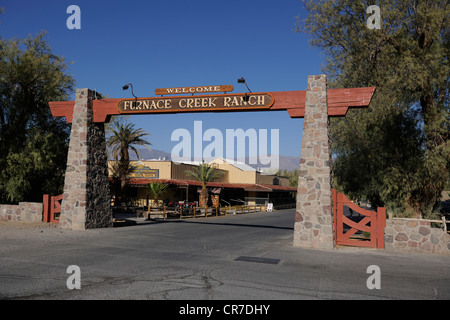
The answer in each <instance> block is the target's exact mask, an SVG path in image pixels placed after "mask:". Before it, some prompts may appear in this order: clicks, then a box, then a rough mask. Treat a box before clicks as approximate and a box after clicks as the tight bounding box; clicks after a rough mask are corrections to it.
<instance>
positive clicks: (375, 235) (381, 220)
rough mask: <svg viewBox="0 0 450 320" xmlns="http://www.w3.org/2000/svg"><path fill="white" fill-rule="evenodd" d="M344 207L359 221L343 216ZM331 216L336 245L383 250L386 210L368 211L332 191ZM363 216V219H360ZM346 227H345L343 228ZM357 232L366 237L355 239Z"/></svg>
mask: <svg viewBox="0 0 450 320" xmlns="http://www.w3.org/2000/svg"><path fill="white" fill-rule="evenodd" d="M344 205H345V206H347V207H348V208H349V212H351V210H352V211H353V212H356V213H358V214H359V215H358V216H359V219H360V220H359V219H353V220H352V215H350V217H347V216H345V214H344ZM333 214H334V226H335V233H334V234H335V243H336V245H347V246H357V247H372V248H378V249H384V228H385V227H386V208H381V207H380V208H378V209H377V211H370V210H366V209H363V208H360V207H359V206H357V205H355V204H354V203H353V202H351V201H350V200H349V199H348V198H347V197H346V196H345V195H344V194H342V193H338V192H337V191H336V190H335V189H333ZM361 215H362V216H364V217H361ZM357 220H359V221H357ZM345 226H346V227H345ZM359 231H362V232H365V233H366V235H369V238H367V237H359V238H358V237H355V234H356V233H357V232H359Z"/></svg>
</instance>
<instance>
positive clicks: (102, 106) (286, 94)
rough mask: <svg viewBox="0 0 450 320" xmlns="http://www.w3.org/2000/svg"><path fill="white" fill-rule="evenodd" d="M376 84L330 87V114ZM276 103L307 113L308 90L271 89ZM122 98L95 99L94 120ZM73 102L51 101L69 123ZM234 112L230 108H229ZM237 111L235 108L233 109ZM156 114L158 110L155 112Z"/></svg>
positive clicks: (360, 103) (365, 97) (358, 103)
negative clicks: (369, 85) (274, 90)
mask: <svg viewBox="0 0 450 320" xmlns="http://www.w3.org/2000/svg"><path fill="white" fill-rule="evenodd" d="M374 92H375V87H368V88H350V89H328V91H327V100H328V115H329V116H330V117H335V116H345V114H346V113H347V111H348V108H366V107H368V106H369V104H370V101H371V100H372V97H373V94H374ZM270 94H272V95H273V97H274V99H275V103H274V104H273V106H272V107H271V108H270V110H273V111H277V110H287V111H288V112H289V115H290V116H291V118H303V117H304V116H305V98H306V91H305V90H299V91H278V92H270ZM119 100H120V99H101V100H94V101H93V113H94V122H106V121H108V118H109V116H111V115H118V114H119V111H118V109H117V103H118V102H119ZM74 104H75V102H74V101H52V102H49V105H50V110H51V112H52V115H53V116H54V117H66V121H67V122H68V123H71V122H72V115H73V107H74ZM230 111H231V110H230ZM233 111H236V110H233ZM153 113H157V112H153Z"/></svg>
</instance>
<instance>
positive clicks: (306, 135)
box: [294, 75, 334, 249]
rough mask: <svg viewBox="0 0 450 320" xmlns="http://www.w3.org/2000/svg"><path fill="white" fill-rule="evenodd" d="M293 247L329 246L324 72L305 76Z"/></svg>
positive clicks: (331, 241) (331, 237) (331, 244)
mask: <svg viewBox="0 0 450 320" xmlns="http://www.w3.org/2000/svg"><path fill="white" fill-rule="evenodd" d="M300 156H301V158H300V172H299V178H298V189H297V208H296V213H295V225H294V246H296V247H303V248H314V249H332V248H333V247H334V233H333V214H332V208H333V201H332V192H331V187H332V186H331V185H332V179H331V152H330V146H329V135H328V107H327V79H326V75H319V76H308V87H307V91H306V101H305V116H304V123H303V137H302V150H301V155H300Z"/></svg>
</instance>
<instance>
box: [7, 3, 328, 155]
mask: <svg viewBox="0 0 450 320" xmlns="http://www.w3.org/2000/svg"><path fill="white" fill-rule="evenodd" d="M72 4H74V5H78V6H79V7H80V9H81V30H69V29H68V28H67V27H66V20H67V19H68V18H69V16H70V14H67V13H66V9H67V7H68V6H69V5H72ZM0 7H4V8H5V12H4V13H3V14H1V15H0V23H1V24H0V35H1V37H2V38H3V39H10V38H14V37H18V38H24V37H26V36H27V35H29V34H32V35H36V34H38V33H39V32H40V31H41V30H45V31H47V35H46V37H45V39H46V40H47V42H48V43H49V45H50V47H51V48H52V50H53V52H54V53H55V54H57V55H60V56H64V57H65V58H66V60H67V61H69V62H71V64H70V69H69V71H70V73H71V74H72V75H73V76H74V78H75V80H76V87H77V88H89V89H95V90H97V91H99V92H101V93H103V94H105V95H107V96H108V97H110V98H128V97H131V92H130V90H128V91H123V90H122V86H123V85H124V84H126V83H129V82H131V83H132V84H133V86H134V93H135V94H136V95H137V96H138V97H153V96H155V95H154V90H155V89H156V88H165V87H179V86H202V85H226V84H232V85H233V86H234V88H235V89H234V93H239V92H245V91H246V90H247V89H246V87H245V85H243V84H238V83H237V79H238V78H240V77H244V78H245V79H246V80H247V84H248V86H249V87H250V89H251V90H252V91H253V92H270V91H290V90H305V89H306V83H307V76H308V75H312V74H320V73H321V68H322V66H323V64H324V62H325V59H324V56H323V55H321V53H320V51H319V50H318V49H316V48H313V47H311V46H310V44H309V40H308V36H307V35H305V34H302V33H297V32H295V23H296V16H299V15H300V16H305V12H304V11H303V3H302V2H301V0H279V1H274V0H271V1H267V0H257V1H256V0H255V1H254V0H251V1H249V0H238V1H235V0H231V1H230V0H229V1H215V0H209V1H203V0H199V1H197V0H191V1H184V0H173V1H162V0H159V1H137V0H129V1H97V0H96V1H92V0H91V1H84V0H71V1H62V0H59V1H56V0H53V1H49V0H41V1H22V0H6V1H1V2H0ZM72 99H73V97H72ZM129 120H130V121H132V122H134V123H135V124H136V126H137V127H140V128H143V129H145V130H146V131H147V132H148V133H150V134H151V136H150V137H149V140H150V142H151V143H152V144H153V145H152V148H153V149H157V150H163V151H166V152H171V150H172V148H173V147H174V146H175V145H176V144H177V143H178V142H174V141H171V134H172V132H173V131H174V130H176V129H178V128H185V129H187V130H190V131H191V132H193V128H194V121H195V120H201V121H202V124H203V130H207V129H208V128H217V129H219V130H221V131H222V132H223V135H224V136H225V130H226V129H238V128H242V129H244V130H247V129H250V128H252V129H255V130H257V131H258V130H260V129H269V130H270V129H279V135H280V146H279V149H280V154H281V155H286V156H300V146H301V132H302V127H303V119H291V118H290V117H289V115H288V114H287V112H286V111H280V112H250V113H236V112H232V113H202V114H198V113H191V114H176V115H173V114H172V115H137V116H132V117H130V118H129ZM206 144H207V143H205V145H206ZM224 154H225V152H224Z"/></svg>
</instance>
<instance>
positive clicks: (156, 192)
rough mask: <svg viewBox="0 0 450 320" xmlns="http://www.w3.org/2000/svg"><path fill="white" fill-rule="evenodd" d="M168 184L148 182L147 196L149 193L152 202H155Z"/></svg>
mask: <svg viewBox="0 0 450 320" xmlns="http://www.w3.org/2000/svg"><path fill="white" fill-rule="evenodd" d="M168 186H169V185H168V184H166V183H159V182H157V183H154V182H152V183H150V184H149V185H148V186H147V197H148V196H150V195H151V196H152V198H153V200H155V201H154V202H156V200H158V198H159V196H160V195H161V194H163V193H164V192H165V191H166V189H167V187H168ZM147 200H148V199H147ZM149 206H150V205H149Z"/></svg>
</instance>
